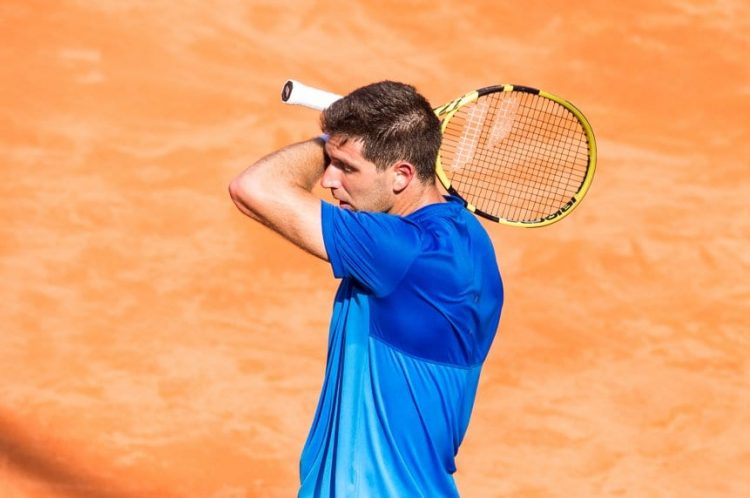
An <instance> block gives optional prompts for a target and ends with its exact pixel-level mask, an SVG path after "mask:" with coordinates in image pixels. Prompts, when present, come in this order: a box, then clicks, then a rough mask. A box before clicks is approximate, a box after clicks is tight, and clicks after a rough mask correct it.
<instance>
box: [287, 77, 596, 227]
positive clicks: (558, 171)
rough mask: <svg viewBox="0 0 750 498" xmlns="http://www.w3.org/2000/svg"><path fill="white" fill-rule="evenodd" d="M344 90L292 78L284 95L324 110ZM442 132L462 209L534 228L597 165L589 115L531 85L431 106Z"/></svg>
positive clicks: (587, 182)
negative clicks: (314, 86) (313, 84)
mask: <svg viewBox="0 0 750 498" xmlns="http://www.w3.org/2000/svg"><path fill="white" fill-rule="evenodd" d="M340 98H341V96H339V95H336V94H334V93H330V92H326V91H324V90H320V89H318V88H313V87H310V86H307V85H304V84H302V83H300V82H298V81H294V80H289V81H287V82H286V83H285V84H284V87H283V89H282V91H281V100H282V101H283V102H285V103H287V104H297V105H302V106H306V107H310V108H313V109H317V110H323V109H325V108H326V107H328V106H329V105H331V104H332V103H333V102H335V101H336V100H338V99H340ZM434 111H435V114H436V115H437V116H438V118H440V121H441V131H442V133H443V139H442V144H441V146H440V152H439V153H438V157H437V161H436V174H437V177H438V180H439V181H440V183H441V184H442V185H443V187H445V189H446V190H447V191H448V192H449V193H450V194H452V195H456V196H458V197H460V198H461V199H462V200H463V201H464V204H465V205H466V208H467V209H468V210H469V211H472V212H473V213H475V214H477V215H479V216H482V217H484V218H487V219H489V220H492V221H495V222H498V223H502V224H505V225H512V226H521V227H539V226H545V225H549V224H551V223H555V222H557V221H559V220H561V219H562V218H564V217H565V216H567V215H568V214H570V212H571V211H573V209H574V208H576V207H577V206H578V204H579V203H580V202H581V199H582V198H583V197H584V195H586V192H587V191H588V189H589V187H590V186H591V180H592V178H593V176H594V170H595V169H596V140H595V139H594V132H593V130H592V129H591V125H590V124H589V122H588V120H587V119H586V117H585V116H584V115H583V114H582V113H581V111H579V110H578V109H577V108H576V107H575V106H574V105H573V104H571V103H570V102H568V101H567V100H565V99H562V98H560V97H556V96H555V95H552V94H550V93H547V92H545V91H542V90H537V89H535V88H530V87H526V86H518V85H498V86H489V87H486V88H481V89H479V90H474V91H472V92H469V93H467V94H466V95H463V96H461V97H459V98H457V99H455V100H452V101H450V102H448V103H446V104H444V105H441V106H440V107H438V108H436V109H435V110H434Z"/></svg>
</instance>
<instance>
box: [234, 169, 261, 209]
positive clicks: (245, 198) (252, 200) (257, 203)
mask: <svg viewBox="0 0 750 498" xmlns="http://www.w3.org/2000/svg"><path fill="white" fill-rule="evenodd" d="M262 192H263V188H262V186H261V185H259V182H258V180H257V178H254V175H252V174H248V172H245V173H243V174H241V175H239V176H238V177H237V178H235V179H234V180H232V182H231V183H230V184H229V197H231V198H232V202H234V204H235V206H237V208H239V210H240V211H242V212H243V213H245V214H246V215H248V216H250V217H251V218H254V219H259V215H258V213H259V211H260V210H261V209H262V203H263V198H262V195H261V194H262Z"/></svg>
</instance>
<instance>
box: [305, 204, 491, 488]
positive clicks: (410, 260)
mask: <svg viewBox="0 0 750 498" xmlns="http://www.w3.org/2000/svg"><path fill="white" fill-rule="evenodd" d="M447 199H448V202H445V203H438V204H431V205H428V206H425V207H423V208H421V209H419V210H418V211H415V212H414V213H411V214H409V215H408V216H404V217H400V216H393V215H388V214H382V213H366V212H354V211H349V210H344V209H340V208H338V207H335V206H333V205H331V204H328V203H325V202H323V203H322V207H321V212H322V224H323V238H324V241H325V247H326V250H327V252H328V257H329V259H330V261H331V265H332V267H333V273H334V275H335V276H336V277H337V278H341V279H342V281H341V285H340V287H339V289H338V292H337V294H336V299H335V302H334V307H333V316H332V318H331V325H330V331H329V343H328V359H327V364H326V373H325V381H324V384H323V388H322V392H321V396H320V401H319V403H318V408H317V411H316V413H315V419H314V421H313V424H312V428H311V429H310V434H309V436H308V439H307V442H306V443H305V447H304V449H303V451H302V457H301V460H300V478H301V488H300V491H299V497H304V498H308V497H316V498H317V497H338V498H365V497H367V498H370V497H372V498H388V497H410V498H417V497H425V498H442V497H456V496H458V491H457V489H456V485H455V482H454V479H453V473H454V472H455V470H456V466H455V456H456V454H457V452H458V447H459V445H460V444H461V441H462V439H463V437H464V434H465V432H466V428H467V426H468V423H469V417H470V415H471V409H472V406H473V404H474V396H475V394H476V390H477V384H478V382H479V373H480V369H481V366H482V363H483V362H484V360H485V358H486V357H487V353H488V351H489V348H490V344H491V343H492V340H493V338H494V336H495V332H496V330H497V326H498V321H499V319H500V309H501V307H502V302H503V288H502V282H501V279H500V273H499V271H498V268H497V263H496V260H495V252H494V249H493V247H492V242H491V241H490V239H489V237H488V235H487V233H486V232H485V230H484V228H483V227H482V226H481V225H480V223H479V222H478V221H477V220H476V218H474V216H473V215H472V214H471V213H469V212H468V211H467V210H466V209H464V207H463V204H462V203H461V201H460V200H459V199H457V198H455V197H448V198H447Z"/></svg>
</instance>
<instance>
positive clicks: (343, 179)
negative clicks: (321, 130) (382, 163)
mask: <svg viewBox="0 0 750 498" xmlns="http://www.w3.org/2000/svg"><path fill="white" fill-rule="evenodd" d="M362 145H363V143H362V141H361V140H356V139H347V138H346V137H342V136H340V135H333V136H331V137H330V139H329V140H328V142H327V143H326V153H327V154H328V157H329V158H330V159H331V162H330V164H329V165H328V166H327V167H326V170H325V173H324V174H323V177H322V178H321V179H320V185H321V186H322V187H323V188H326V189H330V190H331V194H332V195H333V197H334V198H335V199H336V200H338V201H339V206H340V207H342V208H344V209H352V210H355V211H371V212H385V213H387V212H388V211H389V210H390V209H391V207H392V205H393V190H392V189H391V186H390V182H389V178H390V173H389V171H388V170H386V171H380V170H378V168H377V166H376V165H375V163H372V162H370V161H368V160H367V159H365V158H364V157H362Z"/></svg>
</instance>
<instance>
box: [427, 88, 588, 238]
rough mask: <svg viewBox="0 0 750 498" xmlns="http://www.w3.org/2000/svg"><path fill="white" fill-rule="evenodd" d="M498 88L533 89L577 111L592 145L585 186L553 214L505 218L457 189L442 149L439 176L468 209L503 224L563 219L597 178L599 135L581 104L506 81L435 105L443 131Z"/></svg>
mask: <svg viewBox="0 0 750 498" xmlns="http://www.w3.org/2000/svg"><path fill="white" fill-rule="evenodd" d="M498 92H524V93H531V94H535V95H539V96H540V97H544V98H546V99H549V100H552V101H554V102H557V103H558V104H560V105H561V106H563V107H565V108H566V109H568V110H569V111H570V112H571V113H573V115H574V116H575V117H576V119H578V122H579V123H580V124H581V126H582V128H583V130H584V132H585V133H586V140H587V142H588V149H589V157H588V167H587V170H586V176H585V177H584V180H583V182H582V183H581V186H580V188H579V189H578V191H577V192H576V193H575V194H574V195H573V197H571V199H570V200H569V201H568V202H567V203H566V204H565V205H564V206H562V207H560V209H558V210H557V211H556V212H554V213H552V214H549V215H547V216H545V217H542V218H539V219H536V220H527V221H511V220H506V219H503V218H498V217H497V216H493V215H491V214H489V213H485V212H484V211H482V210H480V209H477V207H476V206H474V205H473V204H472V203H471V202H468V201H467V200H466V199H465V198H464V197H463V196H462V195H461V193H460V192H458V191H456V189H455V188H454V187H453V186H452V184H451V180H450V178H448V175H447V174H446V173H445V170H444V169H443V164H442V157H441V154H440V153H438V157H437V161H436V164H435V174H436V175H437V178H438V180H439V181H440V183H441V185H442V186H443V187H444V188H445V190H447V191H448V192H449V193H450V194H453V195H457V196H458V197H460V198H461V199H462V200H463V201H464V203H465V204H466V209H468V210H469V211H471V212H472V213H475V214H477V215H479V216H482V217H484V218H487V219H490V220H492V221H495V222H497V223H501V224H503V225H510V226H516V227H543V226H546V225H551V224H552V223H556V222H558V221H560V220H561V219H563V218H564V217H566V216H567V215H569V214H570V213H571V211H573V209H575V208H576V207H577V206H578V204H580V202H581V200H582V199H583V197H584V196H585V195H586V193H587V192H588V190H589V187H590V186H591V181H592V180H593V178H594V171H595V170H596V159H597V156H596V139H595V138H594V130H593V129H592V128H591V124H589V122H588V120H587V119H586V117H585V116H584V115H583V113H582V112H581V111H579V110H578V108H577V107H575V106H574V105H573V104H571V103H570V102H568V101H567V100H565V99H563V98H560V97H558V96H556V95H553V94H551V93H549V92H545V91H543V90H538V89H536V88H531V87H527V86H520V85H509V84H506V85H497V86H490V87H486V88H482V89H479V90H474V91H472V92H469V93H467V94H466V95H463V96H461V97H459V98H457V99H455V100H452V101H450V102H448V103H446V104H443V105H441V106H440V107H437V108H436V109H434V111H435V114H436V115H437V117H438V118H439V119H440V121H441V127H440V131H441V133H444V132H445V130H446V129H447V127H448V123H449V122H450V120H451V118H452V117H453V116H454V115H455V114H456V112H457V111H458V110H459V109H460V108H461V107H463V106H465V105H467V104H470V103H472V102H474V101H476V100H477V99H478V98H479V97H481V96H483V95H487V94H489V93H498Z"/></svg>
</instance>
